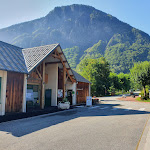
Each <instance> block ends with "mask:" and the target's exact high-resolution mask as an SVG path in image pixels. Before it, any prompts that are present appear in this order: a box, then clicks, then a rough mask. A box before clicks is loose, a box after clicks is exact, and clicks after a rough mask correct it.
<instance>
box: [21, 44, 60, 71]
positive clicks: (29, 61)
mask: <svg viewBox="0 0 150 150" xmlns="http://www.w3.org/2000/svg"><path fill="white" fill-rule="evenodd" d="M57 46H59V44H51V45H45V46H39V47H33V48H25V49H23V50H22V52H23V55H24V58H25V62H26V65H27V69H28V72H30V71H32V70H33V69H34V68H35V67H36V66H37V65H38V64H39V63H40V62H41V61H43V59H45V58H46V57H47V56H48V55H49V54H50V53H51V52H52V51H53V50H54V49H55V48H56V47H57Z"/></svg>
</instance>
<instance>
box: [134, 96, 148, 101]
mask: <svg viewBox="0 0 150 150" xmlns="http://www.w3.org/2000/svg"><path fill="white" fill-rule="evenodd" d="M136 100H137V101H139V102H150V99H147V100H141V98H140V97H137V98H136Z"/></svg>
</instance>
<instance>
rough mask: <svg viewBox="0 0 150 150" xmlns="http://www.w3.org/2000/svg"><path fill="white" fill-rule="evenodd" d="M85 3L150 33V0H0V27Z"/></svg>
mask: <svg viewBox="0 0 150 150" xmlns="http://www.w3.org/2000/svg"><path fill="white" fill-rule="evenodd" d="M71 4H85V5H90V6H93V7H95V8H97V9H99V10H101V11H104V12H106V13H109V14H111V15H113V16H115V17H117V18H118V19H120V20H121V21H123V22H126V23H128V24H130V25H131V26H134V27H135V28H138V29H140V30H142V31H144V32H146V33H148V34H149V35H150V0H0V28H4V27H7V26H10V25H13V24H16V23H20V22H24V21H29V20H33V19H36V18H40V17H43V16H45V15H46V14H48V13H49V11H51V10H52V9H54V7H56V6H65V5H71Z"/></svg>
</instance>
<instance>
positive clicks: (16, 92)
mask: <svg viewBox="0 0 150 150" xmlns="http://www.w3.org/2000/svg"><path fill="white" fill-rule="evenodd" d="M23 84H24V74H21V73H14V72H8V73H7V90H6V112H20V111H21V110H22V103H23Z"/></svg>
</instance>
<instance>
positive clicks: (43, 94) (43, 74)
mask: <svg viewBox="0 0 150 150" xmlns="http://www.w3.org/2000/svg"><path fill="white" fill-rule="evenodd" d="M42 68H43V70H42V93H41V103H40V106H41V109H44V104H45V60H44V61H43V67H42Z"/></svg>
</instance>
